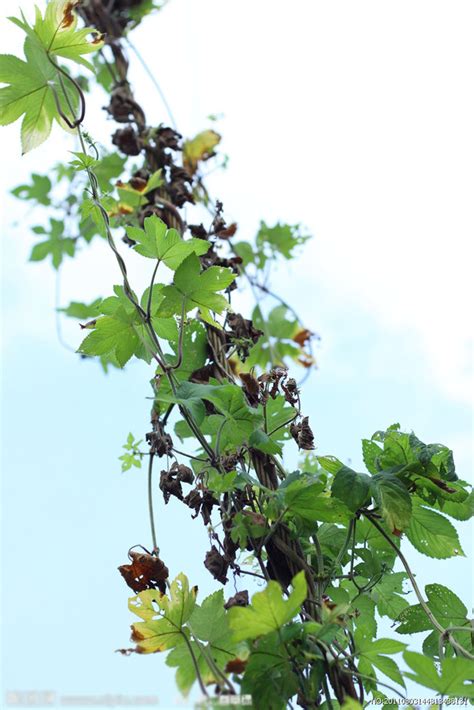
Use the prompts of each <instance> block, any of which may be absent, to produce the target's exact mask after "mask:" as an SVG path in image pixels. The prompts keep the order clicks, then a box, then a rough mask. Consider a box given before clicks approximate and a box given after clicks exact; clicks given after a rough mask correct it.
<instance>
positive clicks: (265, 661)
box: [241, 582, 298, 710]
mask: <svg viewBox="0 0 474 710" xmlns="http://www.w3.org/2000/svg"><path fill="white" fill-rule="evenodd" d="M271 584H274V582H272V583H271ZM241 687H242V693H244V694H249V695H251V696H252V707H253V708H255V710H270V708H271V710H286V708H287V707H288V705H287V700H288V699H289V698H291V697H292V696H293V695H296V693H297V692H298V679H297V676H296V675H295V674H294V673H293V664H292V662H291V659H290V658H289V656H288V652H287V651H286V649H285V647H284V645H283V644H282V643H281V641H280V640H279V638H278V633H277V632H274V633H272V634H269V635H268V636H264V637H263V638H261V639H260V640H259V641H258V644H257V645H256V648H255V650H254V652H253V653H252V654H251V655H250V658H249V662H248V665H247V668H246V669H245V675H244V678H243V682H242V686H241Z"/></svg>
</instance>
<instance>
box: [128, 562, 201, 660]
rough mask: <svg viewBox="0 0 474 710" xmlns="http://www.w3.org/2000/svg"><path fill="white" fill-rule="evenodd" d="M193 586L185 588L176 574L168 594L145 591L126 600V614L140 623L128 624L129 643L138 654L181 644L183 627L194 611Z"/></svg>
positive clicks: (184, 582)
mask: <svg viewBox="0 0 474 710" xmlns="http://www.w3.org/2000/svg"><path fill="white" fill-rule="evenodd" d="M196 595H197V587H192V588H191V589H190V588H189V581H188V578H187V577H186V576H185V575H184V574H182V573H180V574H179V575H178V576H177V577H176V579H175V580H173V582H171V585H170V590H169V593H168V594H162V593H161V592H160V591H159V590H157V589H147V590H145V591H144V592H140V593H139V594H137V596H135V597H132V598H131V599H130V600H129V603H128V607H129V609H130V611H132V612H133V613H134V614H136V615H137V616H139V617H140V618H141V619H144V621H139V622H137V623H135V624H132V630H133V640H134V641H136V642H137V651H138V652H139V653H156V652H157V651H166V650H167V649H170V648H173V647H174V646H177V645H178V644H180V643H183V642H184V630H183V626H184V624H185V623H186V622H187V621H188V619H189V617H190V616H191V614H192V613H193V611H194V607H195V604H196Z"/></svg>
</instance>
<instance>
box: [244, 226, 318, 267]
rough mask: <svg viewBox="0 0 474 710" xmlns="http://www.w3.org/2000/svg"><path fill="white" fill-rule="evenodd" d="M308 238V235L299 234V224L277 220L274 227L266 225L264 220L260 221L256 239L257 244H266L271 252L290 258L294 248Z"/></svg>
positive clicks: (292, 255)
mask: <svg viewBox="0 0 474 710" xmlns="http://www.w3.org/2000/svg"><path fill="white" fill-rule="evenodd" d="M308 239H309V236H306V235H303V234H301V227H300V225H299V224H295V225H290V224H280V223H279V222H278V223H277V224H276V225H275V226H274V227H268V226H267V225H266V224H265V222H261V223H260V229H259V231H258V234H257V239H256V241H257V245H258V246H264V245H266V246H268V247H269V248H270V251H271V253H272V254H275V255H278V254H281V256H283V257H284V258H285V259H292V258H293V257H294V256H295V254H294V251H295V249H296V248H297V247H298V246H301V245H303V244H304V243H305V242H306V241H307V240H308Z"/></svg>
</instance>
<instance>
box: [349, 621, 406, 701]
mask: <svg viewBox="0 0 474 710" xmlns="http://www.w3.org/2000/svg"><path fill="white" fill-rule="evenodd" d="M354 638H355V642H356V648H357V653H358V654H359V655H360V656H361V658H365V659H366V660H367V661H368V662H369V664H370V666H371V670H372V671H373V666H375V667H376V668H378V670H380V671H382V673H383V674H384V675H386V676H387V677H388V678H390V679H391V680H393V681H395V683H398V684H399V685H402V686H403V687H405V683H404V680H403V676H402V674H401V673H400V670H399V669H398V666H397V664H396V663H395V661H394V660H392V659H391V658H387V656H386V655H385V654H393V653H400V651H403V650H404V649H405V648H406V644H404V643H401V642H400V641H395V640H393V639H386V638H380V639H375V640H373V639H372V638H371V637H369V636H364V635H363V634H362V633H361V632H360V631H356V633H355V634H354Z"/></svg>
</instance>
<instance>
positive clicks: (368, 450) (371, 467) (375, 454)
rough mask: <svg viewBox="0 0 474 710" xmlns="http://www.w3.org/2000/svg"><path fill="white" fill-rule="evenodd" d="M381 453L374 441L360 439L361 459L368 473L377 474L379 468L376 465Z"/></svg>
mask: <svg viewBox="0 0 474 710" xmlns="http://www.w3.org/2000/svg"><path fill="white" fill-rule="evenodd" d="M381 453H382V449H381V448H380V446H379V445H378V444H377V443H376V442H375V441H371V440H370V439H362V457H363V459H364V463H365V465H366V467H367V471H369V473H373V474H375V473H378V471H379V468H378V465H377V464H378V458H379V456H380V454H381Z"/></svg>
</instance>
